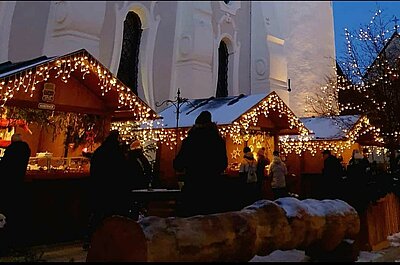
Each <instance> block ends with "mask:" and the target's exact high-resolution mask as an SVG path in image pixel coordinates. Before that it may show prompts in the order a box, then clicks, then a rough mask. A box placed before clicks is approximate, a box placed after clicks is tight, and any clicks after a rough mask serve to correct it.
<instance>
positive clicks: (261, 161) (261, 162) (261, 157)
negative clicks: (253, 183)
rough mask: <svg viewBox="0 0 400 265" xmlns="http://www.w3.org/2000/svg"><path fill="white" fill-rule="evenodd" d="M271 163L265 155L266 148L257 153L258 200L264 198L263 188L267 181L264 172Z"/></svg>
mask: <svg viewBox="0 0 400 265" xmlns="http://www.w3.org/2000/svg"><path fill="white" fill-rule="evenodd" d="M269 163H270V161H269V159H268V158H267V157H266V155H265V147H262V148H260V149H259V150H258V152H257V186H258V188H257V189H258V199H259V200H260V199H262V198H263V186H264V181H265V174H264V170H265V167H266V166H267V165H269Z"/></svg>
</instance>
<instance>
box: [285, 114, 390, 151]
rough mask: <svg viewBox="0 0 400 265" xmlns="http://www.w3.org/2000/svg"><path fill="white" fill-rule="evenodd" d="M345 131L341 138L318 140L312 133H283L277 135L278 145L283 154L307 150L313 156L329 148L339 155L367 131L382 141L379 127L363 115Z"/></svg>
mask: <svg viewBox="0 0 400 265" xmlns="http://www.w3.org/2000/svg"><path fill="white" fill-rule="evenodd" d="M343 130H344V129H343ZM344 131H345V130H344ZM345 132H346V135H345V137H344V138H343V140H342V139H339V140H319V139H316V138H315V136H313V135H307V136H301V135H300V136H297V137H291V136H289V135H285V136H280V137H279V145H280V148H281V150H282V151H283V152H284V153H285V154H289V153H292V152H293V153H295V154H297V155H299V156H301V155H302V154H303V153H304V152H306V151H309V152H310V153H311V155H312V156H315V155H316V154H317V153H318V152H319V151H322V150H331V151H332V152H333V153H334V154H336V155H338V156H339V155H342V154H343V153H344V152H345V151H346V150H350V149H351V147H352V145H353V144H354V143H356V142H357V140H358V139H359V138H360V137H361V136H362V135H365V134H367V133H370V134H372V136H373V141H374V142H376V143H383V138H382V137H381V136H380V134H379V128H375V127H374V126H371V124H370V123H369V120H368V118H367V117H365V116H363V117H361V118H360V119H359V120H358V121H357V123H356V124H355V125H354V126H353V128H352V129H351V130H348V131H345ZM383 149H384V148H383ZM383 149H382V150H383Z"/></svg>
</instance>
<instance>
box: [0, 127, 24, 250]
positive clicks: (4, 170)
mask: <svg viewBox="0 0 400 265" xmlns="http://www.w3.org/2000/svg"><path fill="white" fill-rule="evenodd" d="M30 155H31V149H30V148H29V145H28V144H27V143H26V142H24V141H23V140H22V136H21V134H19V133H15V134H13V135H12V136H11V144H10V145H9V146H7V148H6V150H5V151H4V156H3V158H2V159H1V161H0V172H1V173H0V175H1V177H0V213H2V214H4V215H5V216H6V218H7V225H6V229H7V236H8V238H9V239H10V242H9V244H10V245H9V247H10V248H16V247H22V246H23V245H24V244H25V243H27V242H26V238H29V235H27V233H28V231H27V228H26V224H25V222H26V215H27V214H26V211H27V210H29V209H26V208H29V207H26V203H27V202H29V200H27V198H26V192H25V186H24V178H25V174H26V170H27V166H28V163H29V157H30ZM25 207H26V208H25Z"/></svg>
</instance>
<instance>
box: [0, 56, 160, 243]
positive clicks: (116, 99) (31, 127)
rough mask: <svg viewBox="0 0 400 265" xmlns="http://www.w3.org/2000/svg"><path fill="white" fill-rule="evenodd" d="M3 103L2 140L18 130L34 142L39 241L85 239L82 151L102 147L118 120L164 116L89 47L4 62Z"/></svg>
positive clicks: (31, 178) (0, 67)
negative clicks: (107, 66) (156, 111)
mask: <svg viewBox="0 0 400 265" xmlns="http://www.w3.org/2000/svg"><path fill="white" fill-rule="evenodd" d="M0 107H1V109H2V113H1V114H2V117H1V118H2V121H4V122H2V123H1V124H2V125H4V126H2V127H0V137H1V138H2V139H1V141H2V145H1V147H5V146H7V145H8V144H9V140H10V137H11V134H12V133H14V132H17V133H21V134H22V138H23V140H24V141H26V142H27V143H28V144H29V146H30V149H31V156H32V157H31V159H30V162H29V165H28V171H27V174H26V179H25V180H26V185H27V196H28V198H29V200H27V207H26V208H27V209H30V210H31V211H30V213H31V214H32V215H31V217H32V222H28V221H27V223H29V224H30V225H32V227H33V233H34V234H35V235H33V236H32V237H33V238H34V239H33V241H35V240H36V241H37V242H36V243H46V242H57V241H60V240H71V239H77V238H81V236H82V233H83V232H84V231H85V229H86V225H87V218H88V212H87V197H86V196H87V185H88V183H87V177H88V176H89V167H90V161H89V159H87V158H85V157H83V156H82V154H83V152H84V151H88V152H91V151H94V150H95V148H96V147H97V146H98V145H99V144H100V143H101V142H102V140H104V138H105V137H106V136H107V135H108V132H109V130H110V126H111V122H112V121H113V120H136V121H143V120H147V119H153V118H155V117H157V114H156V113H155V112H154V111H153V110H152V109H151V108H150V107H149V106H148V105H147V104H146V103H145V102H143V101H142V100H141V99H140V98H138V97H137V96H136V95H135V94H134V93H133V92H131V90H130V89H129V88H128V87H126V86H125V85H124V84H123V83H122V82H121V81H119V80H118V79H117V78H116V77H115V76H114V75H113V74H112V73H111V72H110V71H109V70H108V69H107V68H106V67H104V66H103V65H102V64H101V63H100V62H99V61H98V60H96V59H95V58H94V57H93V56H92V55H91V54H89V53H88V52H87V51H86V50H84V49H82V50H78V51H75V52H71V53H68V54H65V55H62V56H57V57H50V58H49V57H46V56H42V57H39V58H36V59H33V60H29V61H25V62H19V63H12V62H6V63H3V64H0ZM15 121H19V123H20V125H21V126H16V125H18V123H16V122H15ZM7 122H8V123H7ZM26 126H27V127H26ZM27 220H30V219H29V217H27Z"/></svg>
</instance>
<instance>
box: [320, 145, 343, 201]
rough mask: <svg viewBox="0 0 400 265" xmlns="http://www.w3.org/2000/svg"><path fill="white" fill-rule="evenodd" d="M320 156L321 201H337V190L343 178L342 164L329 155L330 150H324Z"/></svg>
mask: <svg viewBox="0 0 400 265" xmlns="http://www.w3.org/2000/svg"><path fill="white" fill-rule="evenodd" d="M322 155H323V158H324V168H323V170H322V175H323V183H324V184H323V187H322V188H321V190H322V197H323V199H337V198H338V197H339V196H340V194H339V190H338V189H339V187H340V185H341V180H342V177H343V168H342V164H341V163H340V161H339V159H337V158H336V156H334V155H332V154H331V151H330V150H324V151H323V152H322Z"/></svg>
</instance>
